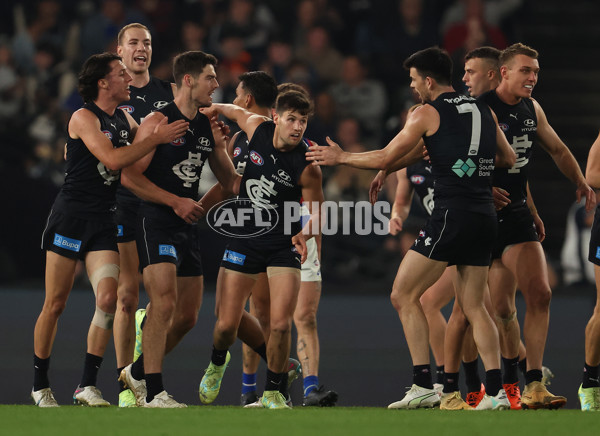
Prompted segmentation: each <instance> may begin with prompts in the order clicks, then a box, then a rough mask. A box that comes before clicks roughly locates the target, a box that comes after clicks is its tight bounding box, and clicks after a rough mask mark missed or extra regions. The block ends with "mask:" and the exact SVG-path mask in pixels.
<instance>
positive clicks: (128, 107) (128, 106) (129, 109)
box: [117, 104, 135, 114]
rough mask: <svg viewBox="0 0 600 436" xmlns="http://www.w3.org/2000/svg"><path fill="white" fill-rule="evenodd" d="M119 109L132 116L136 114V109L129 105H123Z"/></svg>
mask: <svg viewBox="0 0 600 436" xmlns="http://www.w3.org/2000/svg"><path fill="white" fill-rule="evenodd" d="M117 109H121V110H124V111H125V112H127V113H128V114H132V113H134V112H135V108H134V107H133V106H131V105H128V104H123V105H121V106H119V107H117Z"/></svg>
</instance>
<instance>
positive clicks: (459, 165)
mask: <svg viewBox="0 0 600 436" xmlns="http://www.w3.org/2000/svg"><path fill="white" fill-rule="evenodd" d="M428 104H430V105H431V106H433V107H434V108H435V109H436V110H437V111H438V113H439V115H440V126H439V128H438V130H437V131H436V132H435V133H434V134H433V135H431V136H424V137H423V139H424V141H425V145H426V146H427V150H428V152H429V157H430V159H431V166H432V172H433V177H434V208H435V209H462V210H465V211H470V212H478V213H483V214H486V215H495V214H496V211H495V209H494V204H493V200H492V173H493V171H494V160H495V157H496V122H495V121H494V118H493V117H492V113H491V110H490V108H489V107H488V106H487V105H486V104H485V103H482V102H479V101H477V100H475V99H474V98H472V97H467V96H465V95H462V94H459V93H457V92H446V93H443V94H441V95H440V96H439V97H438V98H437V99H435V100H434V101H432V102H429V103H428Z"/></svg>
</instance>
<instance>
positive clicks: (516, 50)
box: [500, 42, 539, 65]
mask: <svg viewBox="0 0 600 436" xmlns="http://www.w3.org/2000/svg"><path fill="white" fill-rule="evenodd" d="M517 55H525V56H528V57H530V58H532V59H537V58H538V55H539V53H538V52H537V50H534V49H533V48H531V47H529V46H527V45H525V44H521V43H520V42H517V43H516V44H513V45H511V46H510V47H506V48H505V49H504V50H502V52H501V53H500V65H506V64H508V63H509V62H510V61H511V60H512V59H513V58H514V57H515V56H517Z"/></svg>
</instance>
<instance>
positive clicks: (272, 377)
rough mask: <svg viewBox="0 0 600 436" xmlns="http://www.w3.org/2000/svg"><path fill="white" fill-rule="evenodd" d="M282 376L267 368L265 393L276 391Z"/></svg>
mask: <svg viewBox="0 0 600 436" xmlns="http://www.w3.org/2000/svg"><path fill="white" fill-rule="evenodd" d="M282 376H283V374H282V373H279V374H278V373H276V372H273V371H271V370H270V369H268V368H267V381H266V383H265V391H278V390H279V384H280V383H281V377H282Z"/></svg>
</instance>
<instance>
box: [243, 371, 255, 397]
mask: <svg viewBox="0 0 600 436" xmlns="http://www.w3.org/2000/svg"><path fill="white" fill-rule="evenodd" d="M248 392H256V373H252V374H246V373H245V372H243V373H242V394H247V393H248Z"/></svg>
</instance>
